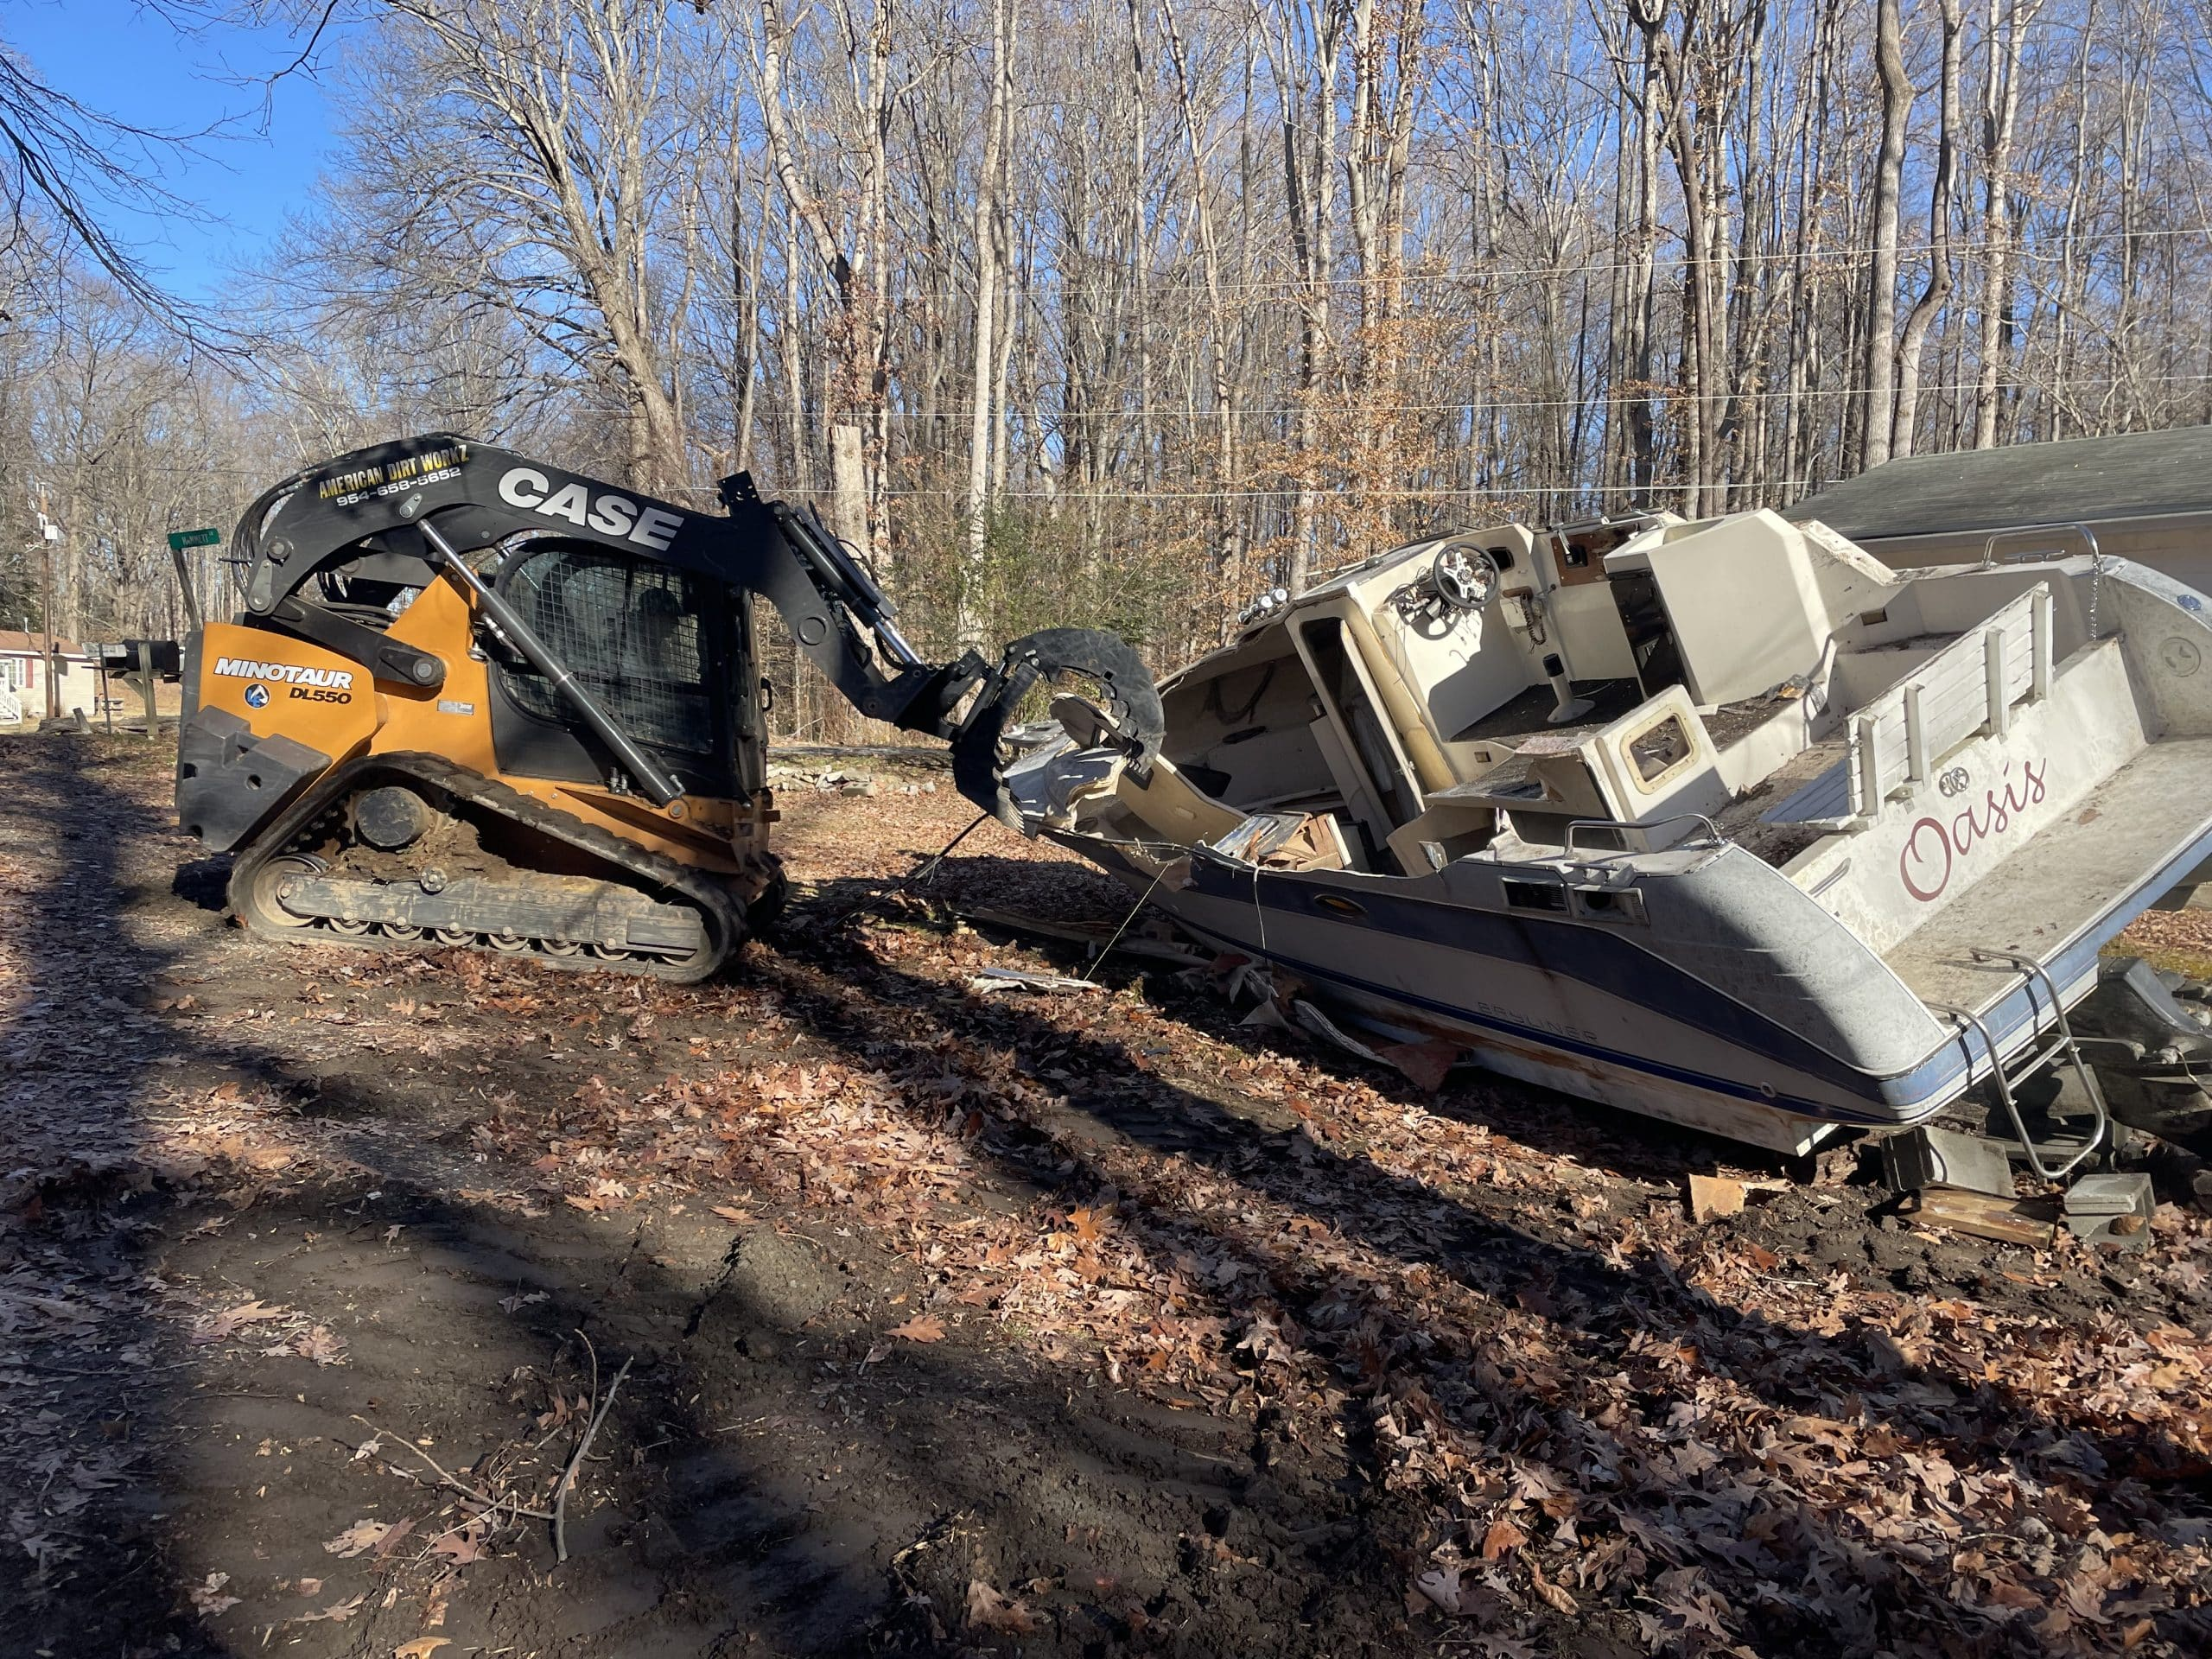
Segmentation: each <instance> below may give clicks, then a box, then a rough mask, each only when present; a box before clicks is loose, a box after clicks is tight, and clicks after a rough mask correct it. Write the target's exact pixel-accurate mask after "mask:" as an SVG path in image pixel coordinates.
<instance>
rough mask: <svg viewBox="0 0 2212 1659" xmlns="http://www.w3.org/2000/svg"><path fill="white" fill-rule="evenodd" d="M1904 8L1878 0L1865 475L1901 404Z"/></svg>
mask: <svg viewBox="0 0 2212 1659" xmlns="http://www.w3.org/2000/svg"><path fill="white" fill-rule="evenodd" d="M1902 7H1903V0H1875V13H1874V16H1875V24H1874V73H1875V75H1876V77H1877V79H1879V81H1880V82H1881V87H1882V137H1881V148H1880V149H1879V150H1878V152H1877V154H1876V156H1875V162H1874V203H1873V208H1874V211H1873V230H1872V254H1873V257H1872V259H1871V260H1870V262H1869V264H1868V269H1867V274H1866V414H1865V415H1864V416H1862V417H1861V420H1860V429H1861V431H1862V433H1863V439H1862V442H1861V443H1860V446H1859V470H1860V471H1862V472H1863V471H1866V469H1867V468H1869V467H1878V466H1880V465H1881V464H1882V463H1883V462H1884V461H1887V460H1888V459H1889V458H1890V423H1891V419H1892V418H1893V417H1894V416H1895V413H1896V405H1897V197H1898V194H1899V193H1900V191H1901V190H1902V188H1903V179H1904V137H1905V122H1906V120H1907V119H1908V118H1910V115H1911V114H1912V82H1911V80H1910V79H1908V78H1907V76H1906V74H1905V67H1904V21H1903V19H1902V17H1901V16H1900V12H1901V10H1902Z"/></svg>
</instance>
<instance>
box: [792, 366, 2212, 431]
mask: <svg viewBox="0 0 2212 1659" xmlns="http://www.w3.org/2000/svg"><path fill="white" fill-rule="evenodd" d="M2208 382H2212V373H2208V374H2133V375H2107V376H2105V377H2102V378H2096V377H2089V376H2084V377H2081V378H2069V379H2065V380H2049V381H2044V380H2002V381H1999V382H1998V383H1997V385H1996V386H1995V388H1994V390H1996V391H1999V392H2012V391H2039V392H2044V393H2046V394H2048V393H2053V392H2058V391H2074V390H2075V389H2076V388H2080V389H2084V390H2086V389H2088V388H2090V387H2096V386H2105V387H2109V386H2166V385H2204V384H2207V383H2208ZM1872 390H1873V388H1872V387H1869V386H1804V387H1801V388H1799V389H1798V390H1796V391H1789V390H1788V389H1787V388H1782V387H1770V388H1767V389H1765V390H1763V391H1701V392H1697V393H1695V394H1693V393H1690V392H1687V391H1680V390H1678V389H1675V388H1672V387H1663V386H1662V387H1657V388H1655V389H1654V390H1652V391H1647V392H1620V393H1616V394H1612V395H1610V396H1607V397H1530V398H1516V399H1512V400H1495V401H1494V400H1491V399H1489V398H1476V397H1463V398H1460V399H1459V400H1457V401H1456V402H1451V403H1433V404H1342V405H1333V406H1331V407H1332V408H1334V409H1336V410H1338V411H1340V412H1342V413H1346V414H1365V415H1441V414H1448V413H1452V412H1453V411H1456V410H1479V411H1482V412H1485V413H1487V412H1489V411H1491V410H1523V409H1606V408H1613V407H1625V406H1629V405H1632V404H1697V403H1715V404H1726V403H1757V402H1766V401H1769V400H1772V399H1786V398H1790V397H1866V395H1867V394H1868V392H1870V391H1872ZM1979 390H1980V382H1979V381H1974V380H1934V381H1929V380H1923V381H1922V382H1921V383H1920V391H1921V394H1922V395H1923V396H1924V397H1925V396H1934V395H1936V394H1937V393H1940V392H1946V391H1979ZM1308 412H1314V413H1319V412H1323V407H1322V406H1321V405H1319V404H1317V405H1316V406H1315V408H1314V410H1312V411H1308V410H1306V408H1305V407H1304V406H1303V405H1300V404H1291V405H1288V406H1287V407H1283V408H1276V409H1240V410H1236V419H1238V420H1240V421H1243V420H1251V421H1261V420H1281V419H1287V418H1288V417H1289V416H1294V415H1303V414H1306V413H1308ZM883 413H884V415H885V416H886V418H887V419H890V420H894V421H920V422H925V423H926V422H929V421H950V420H959V421H965V420H967V419H968V417H969V411H968V410H965V409H962V410H951V411H943V412H940V411H937V410H904V409H887V410H884V411H883ZM1006 414H1007V418H1009V419H1012V418H1014V416H1016V415H1019V416H1020V417H1021V418H1023V419H1024V420H1025V421H1026V422H1027V423H1030V424H1033V425H1045V424H1047V423H1055V422H1056V423H1060V424H1063V425H1065V424H1070V423H1074V422H1076V421H1079V420H1108V419H1120V420H1130V421H1134V420H1139V419H1147V418H1148V419H1151V420H1154V421H1161V420H1186V419H1187V420H1191V421H1205V422H1216V421H1218V420H1220V419H1221V411H1220V410H1218V409H1196V410H1193V409H1165V410H1163V409H1156V408H1155V409H1152V410H1140V409H1136V408H1132V407H1128V406H1124V405H1120V404H1116V405H1115V406H1113V407H1111V408H1108V409H1102V410H1096V411H1095V412H1091V411H1074V410H1007V411H1006ZM829 418H830V419H832V420H837V421H865V420H870V419H873V418H874V415H873V413H872V412H871V411H869V410H833V411H831V413H830V416H829Z"/></svg>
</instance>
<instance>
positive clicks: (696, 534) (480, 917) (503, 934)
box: [176, 433, 1160, 980]
mask: <svg viewBox="0 0 2212 1659" xmlns="http://www.w3.org/2000/svg"><path fill="white" fill-rule="evenodd" d="M720 493H721V504H722V507H723V512H721V513H719V514H716V513H702V512H692V511H690V510H689V509H686V508H683V507H678V506H676V505H672V504H671V503H668V502H664V501H658V500H655V499H652V498H651V497H648V496H645V495H642V494H640V493H638V492H636V491H634V490H624V489H618V488H615V487H613V486H609V485H607V484H603V483H601V482H598V481H597V480H593V479H588V478H583V477H580V476H578V475H576V474H573V473H569V472H564V471H563V470H562V469H560V468H559V467H550V466H548V465H546V464H545V463H543V462H542V461H529V460H525V459H524V458H523V457H521V456H519V455H516V454H512V453H510V452H508V451H506V450H504V449H499V448H494V447H493V446H490V445H486V444H480V443H474V442H469V441H467V440H465V439H462V438H459V437H455V436H454V435H450V434H444V433H440V434H434V435H429V436H425V437H419V438H412V439H407V440H404V441H401V442H394V443H387V444H379V445H377V446H375V447H374V448H366V449H361V450H357V451H355V452H354V453H353V454H346V455H341V456H340V457H338V458H336V459H334V460H333V461H329V462H327V463H326V464H324V465H322V466H321V467H315V468H313V469H311V470H309V471H307V472H303V473H300V474H296V475H295V476H293V477H291V478H289V479H287V480H284V481H283V483H281V484H279V485H277V486H276V487H275V488H273V489H271V490H270V491H269V492H268V493H266V494H264V495H263V496H262V497H261V498H260V499H258V500H257V501H255V502H254V504H253V505H251V507H249V508H248V509H247V511H246V513H245V518H243V519H242V520H241V521H240V524H239V525H238V534H237V550H238V553H239V554H240V555H242V556H243V561H244V563H245V569H246V576H245V610H244V611H243V612H242V613H240V614H239V615H238V617H237V619H236V620H234V621H232V622H227V623H214V624H211V625H210V626H207V628H205V629H204V630H202V631H201V632H200V634H199V635H198V636H196V637H195V638H194V640H193V641H192V642H191V645H190V646H189V647H188V659H187V663H186V671H185V683H186V686H187V702H186V709H185V715H184V718H183V720H182V721H181V724H180V727H179V734H178V753H177V776H176V801H177V815H178V818H179V820H180V822H181V823H182V825H183V826H184V828H185V829H187V830H188V831H189V832H190V833H192V834H193V835H194V836H198V837H199V838H200V840H201V841H202V842H204V843H205V844H206V846H207V848H208V849H211V850H213V851H216V852H235V854H236V855H237V856H236V859H235V861H234V862H233V865H232V873H231V878H230V889H229V896H230V904H231V908H232V912H233V913H235V914H236V915H237V917H238V918H239V920H240V921H241V922H243V923H244V924H245V925H246V926H247V927H249V928H251V930H252V931H255V932H257V933H258V934H261V935H263V936H264V937H268V938H283V939H287V940H294V941H298V942H302V943H336V944H356V945H364V946H372V947H378V948H382V949H387V950H389V949H418V950H419V949H434V948H442V947H447V946H454V945H460V946H473V947H476V948H480V949H484V950H494V951H500V952H505V953H509V954H513V955H518V956H531V957H540V958H543V959H546V960H548V961H551V962H554V963H566V964H570V965H577V966H592V967H600V968H607V969H620V970H626V971H631V972H639V973H647V974H653V975H657V976H662V977H664V978H670V979H677V980H696V979H701V978H704V977H705V976H708V975H709V974H711V973H713V972H714V971H715V969H716V968H718V967H719V966H721V963H724V962H725V961H726V960H727V959H728V957H729V955H730V953H731V951H732V950H734V949H735V948H736V946H737V945H738V944H740V943H741V941H742V940H743V938H745V935H746V933H747V930H748V928H749V927H750V926H753V925H758V924H759V923H760V921H762V920H763V919H765V918H766V914H767V913H768V912H772V910H773V909H774V908H775V907H776V906H777V905H778V904H779V902H780V900H781V898H782V895H783V878H782V875H781V874H780V872H779V868H778V865H777V861H776V859H775V856H774V855H773V854H772V853H771V852H770V850H769V846H768V826H769V825H770V824H771V823H772V822H773V821H774V819H775V817H776V814H775V811H774V810H773V803H772V798H771V796H770V793H769V791H768V789H767V788H766V785H765V783H764V782H763V777H764V772H765V760H766V732H765V722H764V721H763V719H762V710H763V707H764V704H763V694H764V693H765V691H766V681H764V680H763V679H762V678H761V677H760V671H759V668H758V665H757V663H756V660H755V655H754V646H753V600H754V597H755V596H756V595H759V596H760V597H764V598H766V600H767V601H769V602H770V603H772V605H774V606H775V607H776V608H777V610H778V611H779V612H780V613H781V614H782V616H783V619H784V621H785V625H786V626H788V627H789V629H790V631H791V637H792V638H793V639H795V640H796V641H797V642H798V647H799V649H800V650H802V651H804V652H805V653H806V655H807V656H808V657H809V658H810V659H811V660H812V661H813V662H814V663H815V664H816V665H817V666H818V667H819V668H820V669H821V670H822V671H823V673H824V674H826V675H827V676H828V677H829V679H830V681H831V682H832V683H835V684H836V687H837V688H838V690H840V691H841V692H842V693H843V694H844V696H846V697H848V698H849V700H850V701H851V702H853V703H854V705H855V707H857V708H858V709H860V710H861V712H862V713H863V714H867V715H872V716H874V717H875V718H877V719H880V720H885V721H890V722H892V723H893V724H894V725H897V726H899V727H903V728H907V729H909V730H913V731H920V732H926V733H930V734H934V735H937V736H938V737H942V738H945V739H948V740H950V742H951V743H952V746H953V767H954V779H955V781H956V782H957V785H959V787H960V789H961V791H962V792H963V794H965V795H967V796H968V797H969V798H970V799H971V800H974V801H976V803H977V804H979V805H980V806H982V807H983V808H984V809H985V810H992V811H996V812H998V813H1000V814H1001V816H1002V817H1003V816H1009V815H1010V814H1011V810H1012V809H1011V806H1010V804H1009V803H1008V802H1007V797H1006V795H1005V792H1004V790H1003V788H1002V785H1001V779H1000V778H999V774H998V770H997V768H998V762H999V758H1000V748H999V738H1000V733H1001V728H1002V727H1003V725H1004V724H1005V722H1006V721H1007V719H1008V718H1009V716H1010V715H1011V714H1012V713H1013V711H1014V709H1015V707H1016V705H1017V704H1018V703H1020V701H1021V700H1022V698H1023V696H1024V695H1025V694H1026V693H1027V691H1028V690H1030V689H1031V688H1032V687H1033V686H1035V685H1037V684H1038V683H1039V682H1040V681H1042V682H1046V683H1053V682H1060V683H1065V682H1068V681H1071V680H1073V681H1077V682H1080V683H1082V685H1083V687H1084V690H1085V691H1086V692H1087V693H1088V694H1089V695H1090V696H1091V697H1092V698H1093V699H1095V700H1096V702H1098V703H1099V704H1101V705H1103V708H1104V709H1105V710H1106V711H1107V712H1108V715H1109V719H1110V720H1111V721H1112V722H1113V729H1114V730H1115V732H1116V735H1117V737H1118V738H1119V740H1120V741H1124V742H1125V743H1126V744H1127V745H1128V747H1129V749H1130V750H1131V752H1132V754H1133V756H1134V758H1135V761H1136V763H1137V764H1139V765H1142V764H1143V762H1144V760H1146V759H1147V758H1148V756H1149V755H1150V753H1153V752H1154V751H1156V749H1157V747H1158V744H1159V738H1160V700H1159V697H1158V695H1157V693H1156V692H1155V691H1154V688H1153V684H1152V680H1151V677H1150V676H1149V675H1148V674H1147V672H1146V671H1145V669H1144V667H1143V665H1142V664H1141V662H1140V661H1139V660H1138V658H1136V656H1135V653H1134V652H1131V651H1130V650H1129V649H1128V647H1127V646H1126V645H1123V644H1122V642H1121V641H1120V640H1118V639H1114V638H1113V637H1112V636H1111V635H1108V634H1102V633H1096V632H1090V631H1088V630H1083V629H1065V628H1063V629H1052V630H1047V631H1046V632H1042V633H1037V634H1032V635H1029V636H1028V637H1027V638H1026V639H1021V640H1019V641H1017V642H1015V644H1014V645H1012V646H1009V647H1008V648H1007V652H1006V653H1005V655H1004V657H1003V658H1002V659H1001V661H1000V662H999V663H998V664H996V665H995V666H993V665H991V664H987V663H986V662H985V661H984V660H983V659H982V658H981V657H979V656H978V655H976V653H975V652H966V653H965V654H963V656H962V657H961V658H959V660H957V661H956V662H953V663H950V664H942V665H931V664H927V663H925V662H923V661H922V660H921V659H920V658H918V656H916V654H915V653H914V652H913V651H912V648H911V647H909V645H907V643H906V640H905V639H903V638H902V637H901V636H900V635H899V631H898V629H897V628H896V627H895V626H893V620H892V616H893V612H892V607H891V606H890V605H889V603H888V602H887V601H886V600H885V598H884V596H883V594H882V593H881V592H880V590H879V589H878V588H876V586H875V584H874V582H872V581H871V580H870V579H869V577H868V575H867V573H866V572H865V571H864V570H863V569H861V567H860V566H859V564H858V563H855V560H854V559H853V558H852V557H851V556H849V554H848V552H847V551H846V550H845V549H844V547H843V546H842V544H841V543H839V542H838V541H837V540H836V538H835V537H832V536H831V535H829V533H828V531H826V530H824V529H823V526H822V524H820V522H819V520H818V519H817V518H815V516H814V515H813V514H812V513H811V512H808V511H804V510H801V509H798V508H794V507H791V506H790V505H785V504H784V503H781V502H776V501H764V500H763V499H760V495H759V493H757V492H756V491H755V490H754V488H753V482H752V480H751V479H750V478H749V477H747V475H745V474H737V475H736V476H734V477H732V478H729V479H726V480H723V481H722V484H721V492H720Z"/></svg>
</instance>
